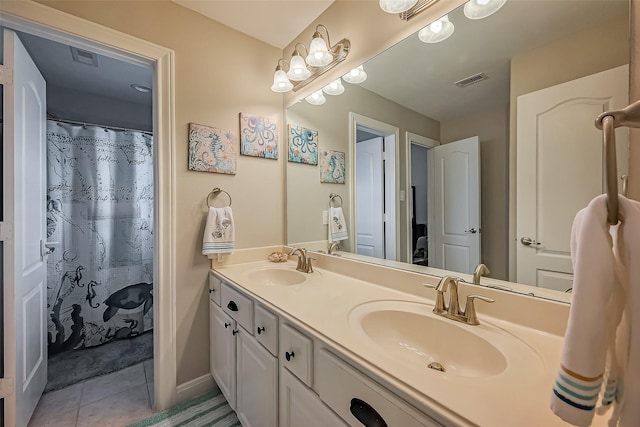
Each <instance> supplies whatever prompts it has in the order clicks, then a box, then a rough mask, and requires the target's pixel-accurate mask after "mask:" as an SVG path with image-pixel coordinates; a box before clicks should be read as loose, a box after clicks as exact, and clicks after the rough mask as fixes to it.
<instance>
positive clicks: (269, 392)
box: [236, 328, 278, 427]
mask: <svg viewBox="0 0 640 427" xmlns="http://www.w3.org/2000/svg"><path fill="white" fill-rule="evenodd" d="M236 339H237V343H238V350H237V351H238V364H237V369H238V370H237V378H238V385H237V386H238V393H237V399H238V400H237V407H236V412H237V414H238V419H239V420H240V422H241V423H242V425H243V427H277V424H278V359H276V358H275V357H273V356H272V355H271V353H269V352H268V351H267V350H266V349H265V348H264V347H262V346H261V345H260V344H259V343H258V341H256V339H255V338H253V337H252V336H251V335H249V334H248V333H247V332H246V331H245V330H244V329H242V328H239V333H238V334H237V335H236Z"/></svg>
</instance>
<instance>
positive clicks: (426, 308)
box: [349, 301, 543, 378]
mask: <svg viewBox="0 0 640 427" xmlns="http://www.w3.org/2000/svg"><path fill="white" fill-rule="evenodd" d="M432 309H433V306H430V305H426V304H419V303H413V302H407V301H374V302H371V303H366V304H363V305H360V306H357V307H355V308H354V309H353V310H352V311H351V313H350V315H349V321H350V325H351V327H352V328H353V329H354V330H355V331H356V332H357V333H358V334H359V335H362V337H363V338H365V339H366V340H368V341H369V343H370V345H374V346H375V347H377V350H378V351H380V352H383V353H384V354H385V355H386V356H388V357H389V358H391V359H393V360H394V361H396V362H397V363H403V364H406V365H408V366H410V367H411V369H418V370H423V371H429V369H433V370H434V373H435V371H441V373H445V374H446V375H455V376H460V377H465V378H474V377H475V378H486V377H493V376H497V375H500V374H502V373H504V372H505V371H507V370H508V368H509V366H510V365H513V361H514V360H520V361H526V363H528V369H529V370H530V372H535V371H536V370H538V369H542V366H543V365H542V361H541V360H540V358H539V356H538V354H537V353H536V352H535V351H533V349H531V348H530V347H529V346H527V345H526V344H525V343H523V342H522V341H521V340H519V339H518V338H516V337H515V336H513V335H511V334H510V333H508V332H506V331H504V330H502V329H500V328H498V327H495V326H492V325H489V324H486V322H485V323H484V324H483V323H482V319H481V320H480V322H481V324H480V325H479V326H471V325H467V324H464V323H459V322H455V321H452V320H449V319H445V318H443V317H441V316H437V315H435V314H433V313H432Z"/></svg>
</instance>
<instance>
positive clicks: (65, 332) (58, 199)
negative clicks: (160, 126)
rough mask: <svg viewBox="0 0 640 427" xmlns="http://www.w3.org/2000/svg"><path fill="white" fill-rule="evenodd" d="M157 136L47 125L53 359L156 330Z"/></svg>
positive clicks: (48, 275) (48, 225) (48, 287)
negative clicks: (70, 352)
mask: <svg viewBox="0 0 640 427" xmlns="http://www.w3.org/2000/svg"><path fill="white" fill-rule="evenodd" d="M152 147H153V138H152V137H151V136H149V135H147V134H143V133H141V132H130V131H115V130H110V129H105V128H101V127H97V126H78V125H70V124H66V123H62V122H57V121H53V120H48V121H47V187H48V191H47V239H48V240H49V241H50V242H57V244H56V245H55V246H54V248H55V250H54V252H53V254H52V255H50V256H49V257H48V260H47V269H48V274H47V306H48V310H49V319H48V334H49V353H50V354H53V353H57V352H60V351H64V350H70V349H79V348H83V347H92V346H95V345H99V344H103V343H105V342H108V341H110V340H113V339H118V338H127V337H131V336H135V335H138V334H140V333H142V332H144V331H147V330H149V329H151V328H153V317H152V309H151V308H152V306H153V157H152V153H153V148H152Z"/></svg>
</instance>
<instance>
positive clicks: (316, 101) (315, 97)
mask: <svg viewBox="0 0 640 427" xmlns="http://www.w3.org/2000/svg"><path fill="white" fill-rule="evenodd" d="M305 100H306V101H307V102H308V103H309V104H311V105H322V104H324V103H325V102H326V101H327V98H325V97H324V95H323V94H322V90H319V91H316V92H313V93H312V94H311V95H309V96H307V97H306V98H305Z"/></svg>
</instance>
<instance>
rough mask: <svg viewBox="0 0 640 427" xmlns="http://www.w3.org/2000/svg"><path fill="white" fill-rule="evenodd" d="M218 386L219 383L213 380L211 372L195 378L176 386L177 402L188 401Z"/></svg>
mask: <svg viewBox="0 0 640 427" xmlns="http://www.w3.org/2000/svg"><path fill="white" fill-rule="evenodd" d="M217 388H218V385H217V384H216V383H215V381H214V380H213V377H212V376H211V374H205V375H203V376H201V377H198V378H194V379H192V380H191V381H187V382H186V383H182V384H179V385H178V387H176V403H183V402H187V401H189V400H191V399H193V398H196V397H198V396H201V395H203V394H205V393H208V392H210V391H212V390H214V389H217Z"/></svg>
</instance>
